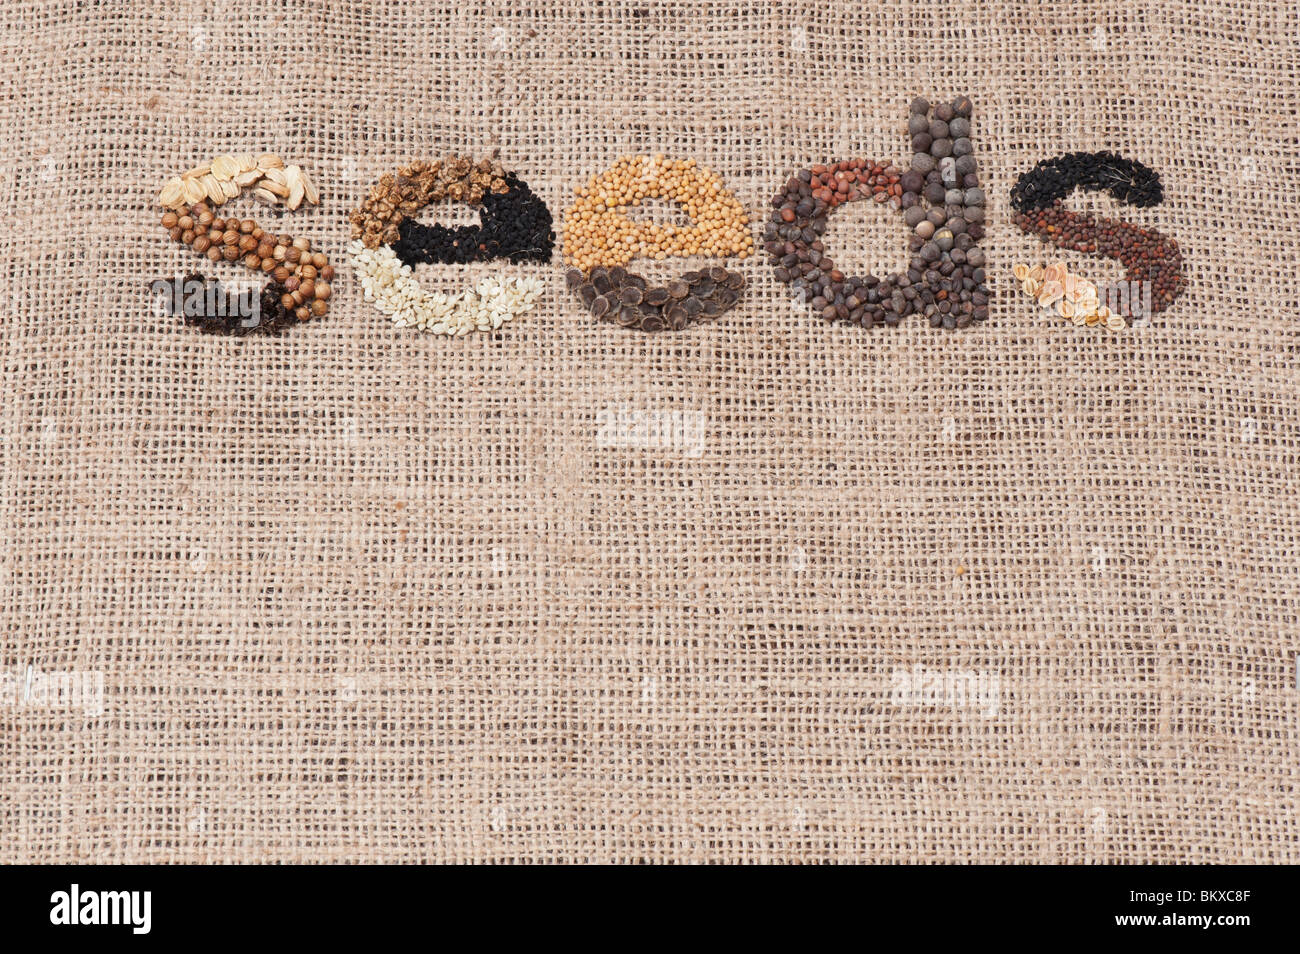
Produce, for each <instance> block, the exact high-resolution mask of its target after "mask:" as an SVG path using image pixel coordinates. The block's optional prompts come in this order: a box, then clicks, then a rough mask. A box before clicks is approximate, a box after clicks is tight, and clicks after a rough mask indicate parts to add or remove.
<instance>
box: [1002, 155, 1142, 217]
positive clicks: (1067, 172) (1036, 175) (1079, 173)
mask: <svg viewBox="0 0 1300 954" xmlns="http://www.w3.org/2000/svg"><path fill="white" fill-rule="evenodd" d="M1075 189H1087V190H1089V191H1091V192H1100V191H1103V190H1104V191H1106V192H1109V193H1110V194H1111V195H1112V196H1113V197H1114V198H1115V199H1117V200H1118V201H1120V202H1123V203H1125V204H1126V205H1136V206H1142V207H1146V206H1152V205H1159V204H1160V202H1161V201H1162V200H1163V199H1164V187H1163V186H1162V185H1161V183H1160V175H1159V174H1158V173H1157V172H1156V171H1155V170H1153V169H1151V168H1150V167H1149V166H1145V165H1143V164H1142V163H1140V162H1138V161H1137V160H1135V159H1125V158H1124V157H1123V156H1121V155H1118V154H1116V153H1113V152H1071V153H1067V154H1065V155H1063V156H1057V157H1055V158H1054V159H1044V160H1042V161H1041V162H1039V163H1038V165H1036V166H1034V168H1032V169H1030V170H1029V171H1028V172H1026V173H1025V174H1024V175H1022V176H1021V177H1020V178H1019V179H1018V180H1016V184H1015V186H1013V187H1012V189H1011V204H1012V205H1013V206H1014V207H1015V209H1016V211H1017V212H1022V213H1028V212H1033V211H1035V210H1037V209H1044V208H1046V207H1047V206H1049V205H1051V204H1052V203H1053V202H1055V201H1057V200H1058V199H1064V198H1065V197H1066V196H1068V195H1069V194H1070V193H1071V192H1073V191H1074V190H1075Z"/></svg>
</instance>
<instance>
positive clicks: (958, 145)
mask: <svg viewBox="0 0 1300 954" xmlns="http://www.w3.org/2000/svg"><path fill="white" fill-rule="evenodd" d="M974 149H975V147H974V146H972V145H971V142H970V140H969V139H967V138H966V137H965V136H963V137H962V138H961V139H956V140H953V144H952V154H953V155H954V156H969V155H970V154H971V153H972V152H973V151H974Z"/></svg>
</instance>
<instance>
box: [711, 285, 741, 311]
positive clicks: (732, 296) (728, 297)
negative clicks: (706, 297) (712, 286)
mask: <svg viewBox="0 0 1300 954" xmlns="http://www.w3.org/2000/svg"><path fill="white" fill-rule="evenodd" d="M713 297H714V298H715V299H717V302H718V304H719V305H721V306H722V307H723V308H730V307H731V306H732V305H734V304H735V303H736V302H738V301H739V300H740V295H738V294H737V293H736V292H735V291H733V290H732V289H730V288H724V289H722V290H721V291H719V292H718V293H717V294H716V295H714V296H713Z"/></svg>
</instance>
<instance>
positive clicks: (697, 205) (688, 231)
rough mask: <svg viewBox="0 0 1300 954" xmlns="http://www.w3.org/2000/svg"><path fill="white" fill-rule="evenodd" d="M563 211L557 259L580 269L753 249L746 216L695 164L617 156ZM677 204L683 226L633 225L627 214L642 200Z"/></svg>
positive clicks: (713, 175)
mask: <svg viewBox="0 0 1300 954" xmlns="http://www.w3.org/2000/svg"><path fill="white" fill-rule="evenodd" d="M576 194H577V199H576V201H575V202H574V203H573V205H572V206H570V207H569V210H568V211H567V212H566V213H564V261H565V262H566V263H567V264H569V265H573V266H575V267H577V268H580V269H582V271H584V272H589V271H591V270H592V269H593V268H595V267H596V266H597V265H603V266H604V267H605V268H613V267H614V266H615V265H626V264H627V263H628V262H630V261H631V260H632V259H633V258H655V259H665V258H667V257H668V256H670V255H673V256H687V255H708V256H711V257H713V258H725V257H727V256H730V255H736V256H739V257H740V258H747V257H748V256H749V253H750V251H751V250H752V249H753V247H754V237H753V236H752V235H750V233H749V216H747V215H746V214H745V210H744V208H743V207H742V206H741V204H740V202H739V201H738V200H737V199H736V197H735V196H734V195H732V194H731V193H730V192H729V191H728V190H727V189H726V188H725V187H724V186H723V185H722V180H721V179H720V178H719V177H718V175H717V174H716V173H714V172H711V171H709V170H708V169H703V168H701V167H699V166H697V165H696V164H695V160H694V159H666V158H665V157H664V156H663V155H662V154H659V155H654V156H624V157H623V158H621V159H619V160H618V161H617V162H616V163H614V165H612V166H611V167H610V168H609V169H607V170H606V171H605V172H604V173H602V174H601V175H599V176H592V177H591V179H590V181H588V183H587V185H586V186H584V187H582V188H579V189H577V190H576ZM659 198H662V199H667V200H668V201H670V202H674V203H676V204H677V205H678V206H679V207H680V208H681V209H682V211H684V212H685V213H686V214H687V216H688V217H689V218H690V220H691V224H690V225H673V224H661V223H658V222H633V221H632V220H631V219H630V218H628V217H627V214H626V211H625V210H627V209H628V208H630V207H632V206H638V205H640V204H641V203H642V202H643V201H645V200H646V199H659Z"/></svg>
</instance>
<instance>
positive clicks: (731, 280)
mask: <svg viewBox="0 0 1300 954" xmlns="http://www.w3.org/2000/svg"><path fill="white" fill-rule="evenodd" d="M564 280H565V283H566V284H567V285H568V286H569V288H570V289H572V290H575V291H577V293H578V297H579V298H581V299H582V303H583V305H585V306H586V308H587V310H588V311H589V312H591V314H592V315H593V316H594V317H596V318H599V319H601V320H603V321H611V322H614V323H615V324H617V325H619V326H621V327H623V328H637V329H639V330H641V331H648V332H655V331H680V330H682V329H683V328H685V327H686V326H687V325H690V324H693V323H695V322H700V321H705V320H706V319H710V318H716V317H718V316H719V315H721V314H722V313H723V312H724V311H726V310H727V309H729V308H731V307H733V306H734V305H735V304H736V302H738V301H739V300H740V293H741V291H742V290H744V287H745V277H744V276H743V275H741V274H740V273H739V272H732V271H728V270H727V269H725V268H723V267H722V266H720V265H714V266H712V267H710V268H705V269H701V270H700V271H693V272H687V273H686V274H684V275H682V277H681V278H676V279H673V280H672V281H670V282H668V283H667V284H664V285H654V286H651V285H650V284H649V282H647V281H646V280H645V279H644V278H642V277H641V276H640V275H636V274H633V273H631V272H629V271H628V270H627V269H625V268H623V267H621V266H615V267H614V268H604V267H601V266H597V267H596V268H593V269H592V270H591V274H590V275H583V273H582V271H581V269H577V268H571V269H569V271H568V272H567V273H565V276H564Z"/></svg>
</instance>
